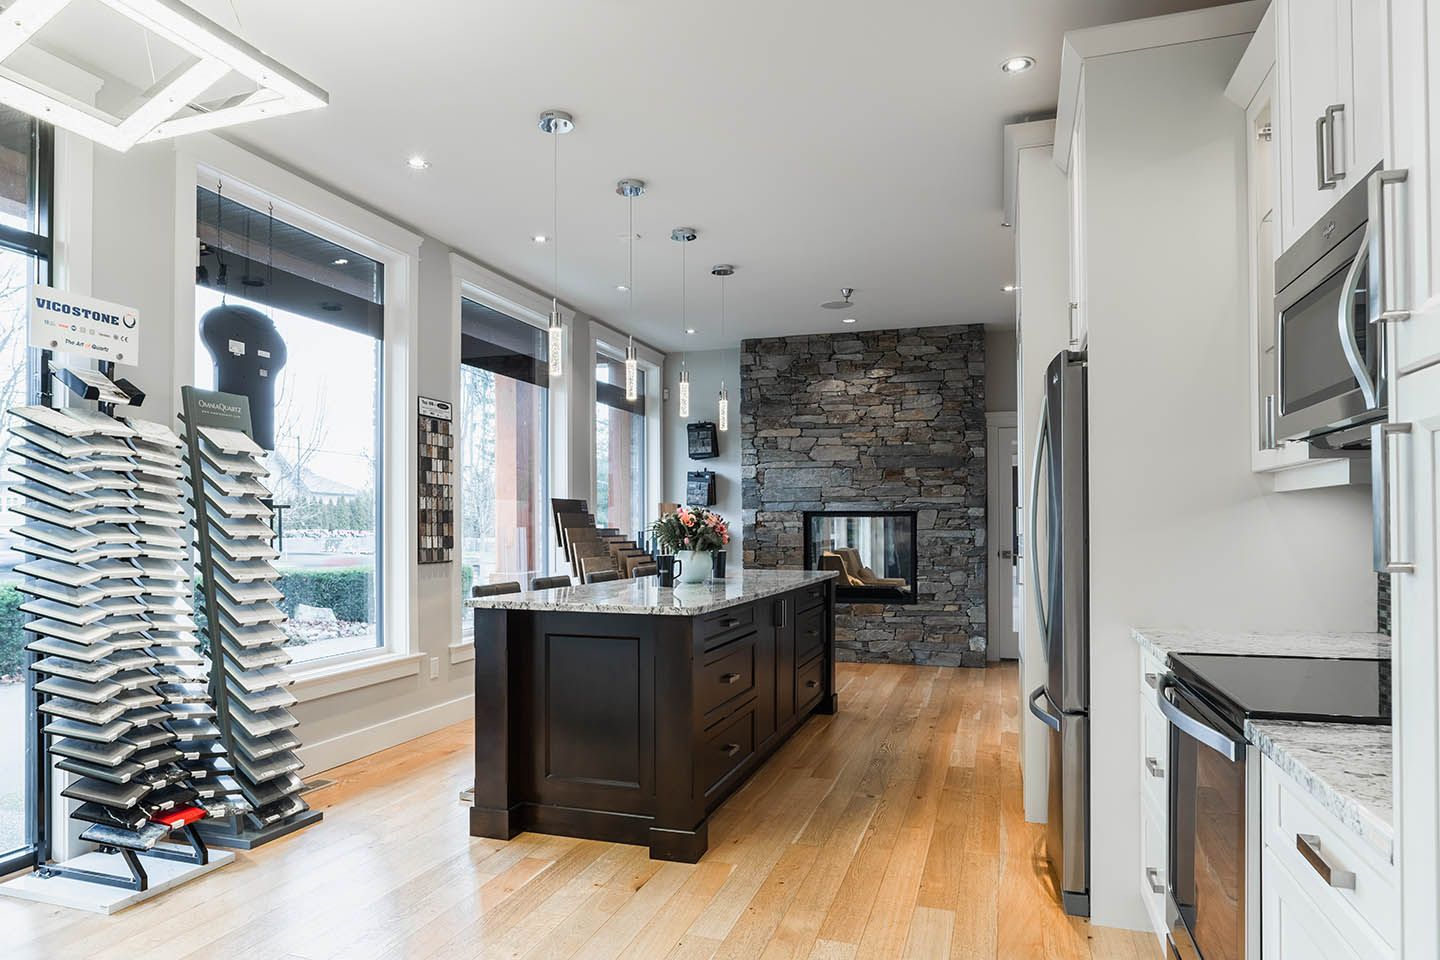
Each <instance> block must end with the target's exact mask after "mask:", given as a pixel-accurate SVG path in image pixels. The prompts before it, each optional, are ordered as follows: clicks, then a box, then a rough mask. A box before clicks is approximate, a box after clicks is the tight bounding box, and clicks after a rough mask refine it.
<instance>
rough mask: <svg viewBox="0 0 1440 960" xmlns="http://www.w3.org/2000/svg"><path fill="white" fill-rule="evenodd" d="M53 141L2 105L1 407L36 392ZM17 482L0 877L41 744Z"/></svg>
mask: <svg viewBox="0 0 1440 960" xmlns="http://www.w3.org/2000/svg"><path fill="white" fill-rule="evenodd" d="M52 144H53V134H52V132H51V130H50V129H49V128H48V127H45V126H43V125H41V124H39V123H37V122H36V121H35V120H32V119H31V118H30V117H28V116H25V115H24V114H21V113H19V112H17V111H15V110H12V109H10V108H9V107H0V410H9V409H10V408H11V407H12V406H19V405H23V404H25V403H27V402H29V401H30V400H32V399H34V398H35V397H36V380H37V376H38V370H39V365H38V356H36V355H35V352H34V351H32V350H30V349H29V348H28V347H27V345H26V339H27V338H26V325H25V317H26V308H25V305H26V288H27V287H28V286H29V284H30V283H32V282H38V283H49V282H50V235H51V227H50V194H51V184H52V170H53V160H52V156H53V149H52ZM0 427H3V425H0ZM10 442H11V438H10V433H9V432H8V430H0V462H3V461H8V459H9V457H8V453H9V450H8V448H9V445H10ZM16 482H18V481H17V478H15V477H13V476H12V475H11V474H10V473H9V472H8V471H5V472H3V473H0V737H3V738H4V740H5V742H6V743H7V744H10V745H14V746H16V747H19V746H20V745H23V749H5V750H0V875H4V874H5V873H8V872H9V871H11V870H15V869H18V868H19V867H21V866H23V865H25V864H26V863H28V862H29V861H30V860H32V859H33V856H34V845H35V842H36V837H35V836H34V833H33V820H34V813H35V811H33V810H31V809H30V807H29V800H28V798H29V796H30V795H32V794H33V791H30V790H27V789H26V782H27V777H28V776H29V775H30V774H31V772H32V771H34V770H35V761H36V753H35V751H36V750H37V749H38V748H39V745H38V744H37V743H36V741H35V730H34V729H33V727H32V725H31V724H30V723H29V722H28V720H27V718H28V715H29V712H28V710H27V709H26V699H27V687H28V681H27V677H26V674H27V672H28V671H27V670H26V664H25V658H26V654H25V639H26V638H25V633H24V631H23V630H22V629H21V626H22V624H23V623H24V622H25V620H26V617H25V615H24V614H22V613H21V612H20V611H19V609H18V608H19V606H20V604H21V602H22V600H23V599H24V598H23V597H22V596H21V594H20V592H19V591H18V590H16V589H15V584H16V583H17V582H18V581H19V580H21V579H22V578H21V577H20V576H19V575H18V574H16V573H15V565H16V564H17V563H23V562H24V559H25V558H24V557H23V556H22V555H21V554H19V553H17V552H16V550H15V545H16V538H15V537H14V536H13V535H12V534H11V530H12V529H13V527H14V526H15V525H17V524H19V523H21V522H22V520H21V518H20V517H19V515H17V514H15V513H12V512H11V509H12V508H13V507H14V506H15V505H16V503H17V502H18V501H19V499H20V498H19V496H18V495H16V494H15V493H13V492H12V487H13V486H14V485H15V483H16ZM30 679H33V677H32V678H30Z"/></svg>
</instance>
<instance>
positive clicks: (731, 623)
mask: <svg viewBox="0 0 1440 960" xmlns="http://www.w3.org/2000/svg"><path fill="white" fill-rule="evenodd" d="M738 626H740V621H739V620H736V619H735V618H734V617H726V618H725V619H724V620H721V621H720V627H721V629H723V630H729V629H730V628H731V627H738Z"/></svg>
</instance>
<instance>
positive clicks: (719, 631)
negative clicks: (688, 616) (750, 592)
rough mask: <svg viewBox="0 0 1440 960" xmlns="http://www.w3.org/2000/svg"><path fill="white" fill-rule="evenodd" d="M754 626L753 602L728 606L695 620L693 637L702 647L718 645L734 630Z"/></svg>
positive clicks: (707, 647) (707, 648)
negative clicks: (700, 642)
mask: <svg viewBox="0 0 1440 960" xmlns="http://www.w3.org/2000/svg"><path fill="white" fill-rule="evenodd" d="M753 626H755V604H753V603H748V604H745V605H744V606H740V607H730V608H729V609H727V610H720V611H717V612H716V613H711V614H706V615H705V616H703V617H700V618H698V619H696V621H695V639H697V640H700V641H702V643H703V645H704V649H706V650H709V649H711V648H713V647H716V646H719V644H720V643H722V642H724V640H725V638H726V637H727V636H728V635H729V634H730V633H732V632H734V631H736V630H742V629H744V628H746V627H753Z"/></svg>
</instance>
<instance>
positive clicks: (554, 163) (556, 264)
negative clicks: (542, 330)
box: [550, 130, 560, 308]
mask: <svg viewBox="0 0 1440 960" xmlns="http://www.w3.org/2000/svg"><path fill="white" fill-rule="evenodd" d="M550 147H551V150H550V234H551V236H550V239H551V241H553V242H554V244H555V247H554V249H553V250H552V251H551V262H552V270H553V272H554V279H553V280H552V282H551V286H550V300H551V306H552V308H558V306H559V298H560V133H559V132H558V131H556V130H551V131H550Z"/></svg>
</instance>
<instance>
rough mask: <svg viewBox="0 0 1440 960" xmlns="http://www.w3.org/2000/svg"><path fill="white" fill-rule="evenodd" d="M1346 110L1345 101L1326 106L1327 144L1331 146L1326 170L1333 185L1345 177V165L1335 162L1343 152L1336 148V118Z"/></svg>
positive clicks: (1327, 153) (1328, 151)
mask: <svg viewBox="0 0 1440 960" xmlns="http://www.w3.org/2000/svg"><path fill="white" fill-rule="evenodd" d="M1344 112H1345V104H1343V103H1332V104H1330V106H1328V107H1326V108H1325V145H1326V146H1327V147H1328V148H1329V149H1328V150H1327V151H1326V156H1327V157H1328V160H1327V162H1326V164H1325V171H1326V173H1328V174H1329V175H1330V186H1332V187H1333V186H1335V185H1336V184H1337V183H1338V182H1339V181H1341V180H1344V179H1345V170H1344V168H1343V166H1341V165H1338V164H1336V163H1335V158H1336V157H1341V156H1342V152H1341V151H1339V150H1337V149H1335V119H1336V118H1337V117H1339V116H1340V115H1341V114H1342V113H1344Z"/></svg>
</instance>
